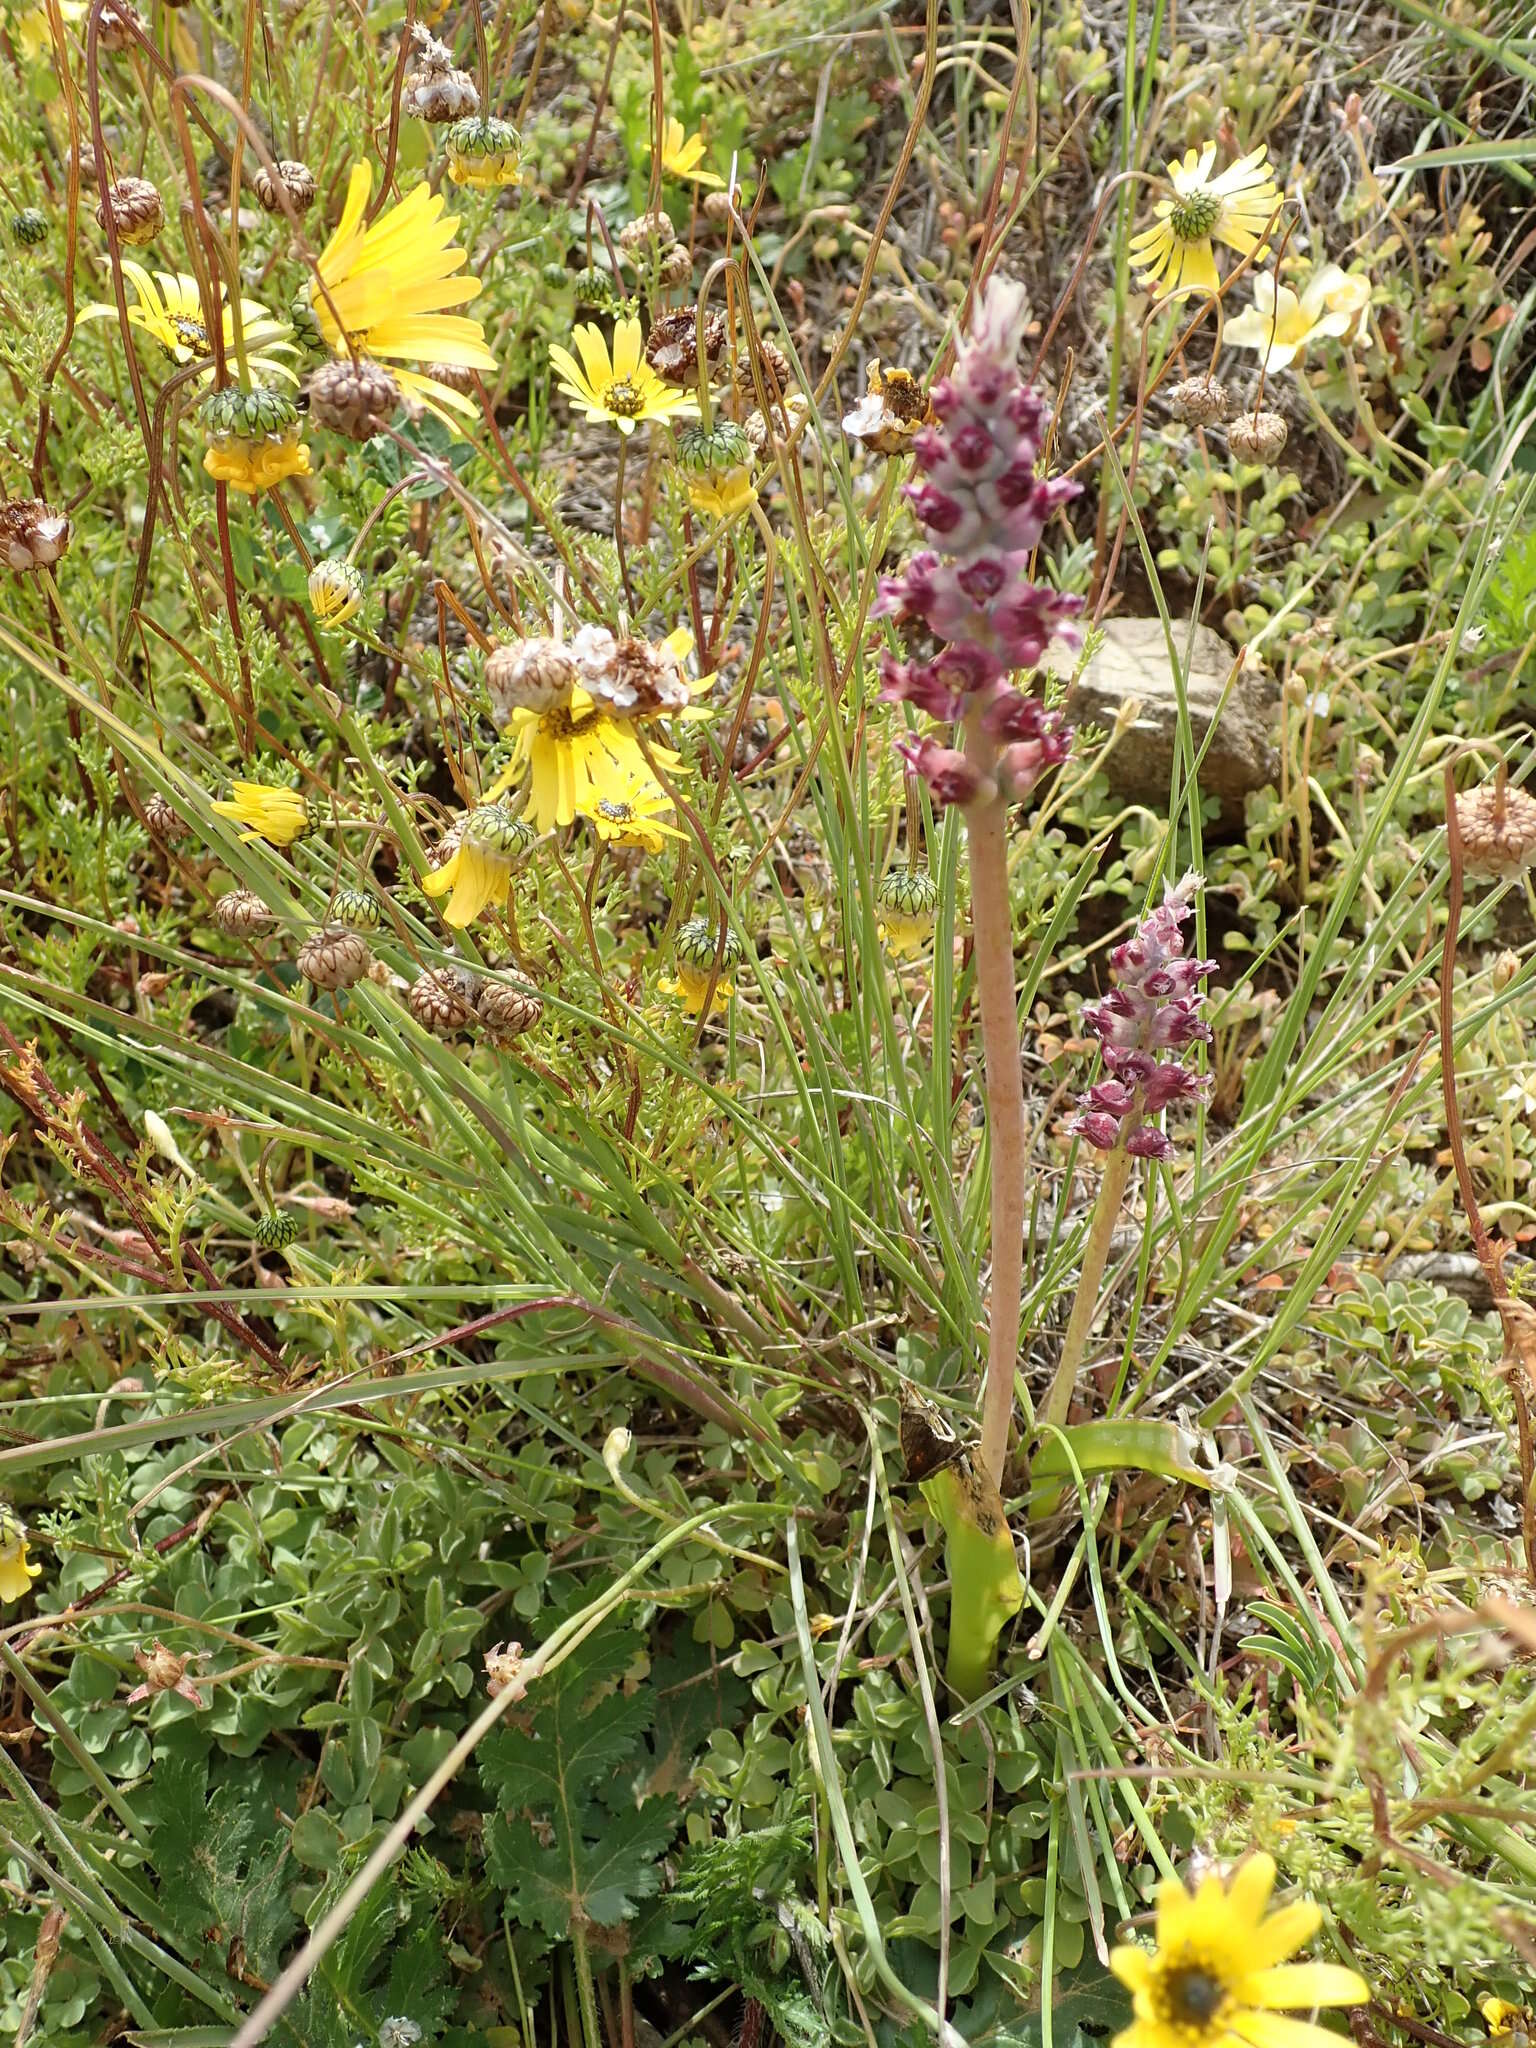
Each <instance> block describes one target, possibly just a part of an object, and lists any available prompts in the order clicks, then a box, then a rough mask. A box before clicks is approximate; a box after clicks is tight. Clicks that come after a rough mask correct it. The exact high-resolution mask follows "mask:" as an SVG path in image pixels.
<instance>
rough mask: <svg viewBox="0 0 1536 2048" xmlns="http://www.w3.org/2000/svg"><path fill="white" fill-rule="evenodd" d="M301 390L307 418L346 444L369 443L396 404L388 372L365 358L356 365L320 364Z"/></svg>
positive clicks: (396, 387) (395, 387)
mask: <svg viewBox="0 0 1536 2048" xmlns="http://www.w3.org/2000/svg"><path fill="white" fill-rule="evenodd" d="M305 389H306V390H307V391H308V393H309V416H310V418H311V419H312V420H313V421H314V422H315V425H316V426H317V427H328V428H329V429H330V431H331V432H332V433H333V434H343V435H345V437H346V438H347V440H349V441H369V440H371V439H372V438H373V436H374V435H375V434H376V433H378V431H379V429H380V428H381V427H383V426H384V425H385V424H386V423H387V422H388V420H389V419H390V418H391V417H392V415H393V413H394V411H395V408H396V406H398V405H399V403H400V387H399V385H398V384H397V383H396V382H395V380H394V378H393V377H391V375H390V374H389V372H388V370H386V369H384V368H383V366H382V365H381V364H379V363H371V362H369V361H368V359H367V358H366V357H364V358H363V359H362V360H361V361H360V362H356V363H354V362H352V361H350V360H348V359H344V358H338V359H337V360H336V361H335V362H333V363H322V364H321V366H320V368H319V369H318V370H316V371H314V372H313V373H312V374H311V376H310V379H309V382H308V384H307V385H306V386H305Z"/></svg>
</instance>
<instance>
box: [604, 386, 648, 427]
mask: <svg viewBox="0 0 1536 2048" xmlns="http://www.w3.org/2000/svg"><path fill="white" fill-rule="evenodd" d="M603 403H604V405H606V406H607V408H608V410H609V411H610V412H616V413H620V414H622V415H623V417H624V418H625V419H627V420H637V419H639V417H640V415H641V413H643V412H644V410H645V400H644V398H643V397H642V396H641V394H640V392H639V391H638V390H637V389H636V388H635V386H634V384H633V383H631V381H630V379H629V378H628V377H620V378H619V379H618V380H617V382H616V383H613V384H610V385H609V386H608V390H607V393H606V395H605V396H604V399H603Z"/></svg>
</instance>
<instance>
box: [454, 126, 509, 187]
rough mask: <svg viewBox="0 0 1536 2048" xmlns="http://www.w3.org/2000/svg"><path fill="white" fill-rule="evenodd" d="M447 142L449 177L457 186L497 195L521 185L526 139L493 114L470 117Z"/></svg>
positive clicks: (456, 128) (457, 127) (455, 127)
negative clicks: (503, 189)
mask: <svg viewBox="0 0 1536 2048" xmlns="http://www.w3.org/2000/svg"><path fill="white" fill-rule="evenodd" d="M444 141H445V143H446V145H447V150H448V175H449V177H450V178H452V180H453V182H454V184H455V185H473V186H476V187H478V188H479V189H480V190H481V191H498V190H499V189H500V188H501V187H502V186H504V185H516V184H518V183H520V182H521V179H522V163H523V139H522V137H521V136H520V135H519V134H518V132H517V130H516V129H515V128H514V127H513V125H512V123H511V122H510V121H502V120H499V119H498V118H497V117H496V116H495V115H494V114H468V115H466V116H465V118H464V119H463V120H462V121H455V122H454V124H453V126H452V127H451V128H450V129H449V130H448V133H447V135H446V136H445V137H444Z"/></svg>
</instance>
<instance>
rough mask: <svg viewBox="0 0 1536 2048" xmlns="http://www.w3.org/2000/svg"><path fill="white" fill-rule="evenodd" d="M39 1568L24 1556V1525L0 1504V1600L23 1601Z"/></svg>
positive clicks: (25, 1550)
mask: <svg viewBox="0 0 1536 2048" xmlns="http://www.w3.org/2000/svg"><path fill="white" fill-rule="evenodd" d="M42 1569H43V1568H42V1566H41V1565H40V1564H32V1563H31V1562H30V1561H29V1560H28V1557H27V1525H26V1523H25V1522H23V1521H22V1520H21V1518H20V1516H19V1515H17V1514H16V1513H15V1512H14V1511H13V1510H12V1509H10V1508H8V1507H6V1506H5V1505H4V1504H3V1503H0V1600H24V1599H25V1598H26V1596H27V1595H28V1593H30V1592H31V1590H32V1581H33V1580H34V1579H35V1578H39V1577H40V1576H41V1575H42Z"/></svg>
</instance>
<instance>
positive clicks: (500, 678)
mask: <svg viewBox="0 0 1536 2048" xmlns="http://www.w3.org/2000/svg"><path fill="white" fill-rule="evenodd" d="M581 680H582V676H581V671H580V669H579V668H577V666H576V663H575V662H574V661H573V660H572V658H571V655H570V653H569V651H568V650H567V649H566V648H564V647H562V646H561V645H560V643H559V641H557V640H547V639H543V638H539V639H532V640H509V641H507V642H506V643H505V644H504V645H503V646H501V647H493V648H492V649H491V651H490V653H489V654H488V655H487V656H486V658H485V687H486V689H487V690H488V691H489V692H490V698H491V716H492V717H493V718H494V719H495V721H496V723H497V725H498V726H506V725H509V724H510V723H511V721H512V714H513V712H514V711H537V712H545V711H553V710H554V708H555V706H556V705H557V704H564V703H566V702H567V701H568V700H569V698H570V694H571V692H572V690H573V689H575V687H576V686H577V684H578V683H579V682H580V681H581Z"/></svg>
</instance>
